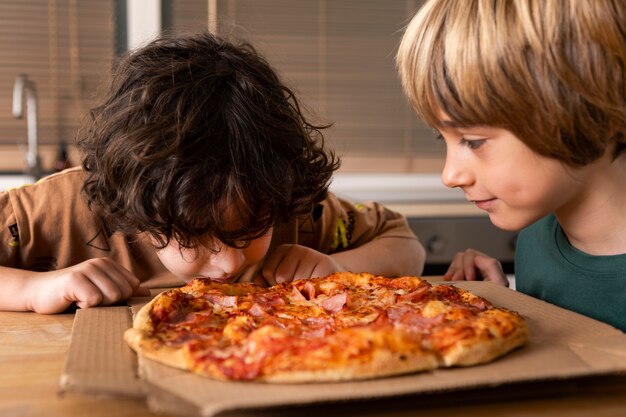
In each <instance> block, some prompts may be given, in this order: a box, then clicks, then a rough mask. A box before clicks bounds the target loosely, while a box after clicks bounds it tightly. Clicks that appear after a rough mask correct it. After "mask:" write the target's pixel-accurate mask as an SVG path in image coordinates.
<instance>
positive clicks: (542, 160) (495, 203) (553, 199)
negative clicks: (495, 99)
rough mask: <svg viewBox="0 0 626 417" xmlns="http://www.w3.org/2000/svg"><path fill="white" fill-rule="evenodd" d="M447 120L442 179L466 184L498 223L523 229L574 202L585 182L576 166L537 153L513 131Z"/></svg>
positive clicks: (467, 191) (468, 193)
mask: <svg viewBox="0 0 626 417" xmlns="http://www.w3.org/2000/svg"><path fill="white" fill-rule="evenodd" d="M443 120H444V122H445V120H446V118H444V119H443ZM444 125H445V126H446V127H445V128H443V129H441V130H440V133H441V135H442V136H443V139H444V140H445V142H446V164H445V167H444V169H443V172H442V175H441V177H442V181H443V183H444V184H445V185H447V186H448V187H460V188H462V189H463V192H464V193H465V197H466V198H467V199H468V200H469V201H472V202H473V203H475V204H476V206H477V207H478V208H480V209H482V210H485V211H486V212H487V213H488V214H489V218H490V220H491V222H492V223H493V224H494V225H496V226H497V227H499V228H501V229H505V230H519V229H522V228H524V227H526V226H528V225H529V224H531V223H533V222H535V221H537V220H539V219H540V218H542V217H544V216H545V215H547V214H549V213H552V212H558V211H559V210H567V207H568V206H569V205H570V204H574V203H575V201H574V200H575V197H576V195H578V193H579V191H580V189H581V187H582V184H583V183H584V181H582V177H581V176H579V175H578V173H577V172H576V170H572V169H568V168H566V167H565V166H564V165H563V164H562V163H561V162H560V161H558V160H555V159H551V158H546V157H543V156H541V155H539V154H537V153H535V152H534V151H532V150H531V149H530V148H529V147H528V146H526V144H524V143H523V142H522V141H521V140H519V139H518V138H517V137H516V136H514V135H513V134H512V133H511V132H509V131H508V130H504V129H499V128H494V127H488V126H478V127H472V128H464V127H456V126H454V125H453V124H452V123H447V124H444ZM557 214H558V213H557Z"/></svg>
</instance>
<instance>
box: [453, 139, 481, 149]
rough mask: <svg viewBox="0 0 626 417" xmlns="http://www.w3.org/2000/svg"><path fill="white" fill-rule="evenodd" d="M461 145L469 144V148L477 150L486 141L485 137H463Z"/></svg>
mask: <svg viewBox="0 0 626 417" xmlns="http://www.w3.org/2000/svg"><path fill="white" fill-rule="evenodd" d="M459 143H460V144H461V145H464V146H467V147H468V148H469V149H472V150H475V149H478V148H480V147H481V146H482V144H483V143H485V139H471V140H470V139H461V141H460V142H459Z"/></svg>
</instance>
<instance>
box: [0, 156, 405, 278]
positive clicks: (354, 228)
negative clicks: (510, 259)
mask: <svg viewBox="0 0 626 417" xmlns="http://www.w3.org/2000/svg"><path fill="white" fill-rule="evenodd" d="M84 179H85V173H84V171H83V170H82V169H80V168H72V169H68V170H65V171H63V172H61V173H58V174H54V175H51V176H49V177H46V178H44V179H42V180H40V181H38V182H37V183H36V184H32V185H26V186H23V187H19V188H14V189H11V190H8V191H5V192H0V265H2V266H7V267H12V268H20V269H26V270H32V271H51V270H56V269H62V268H66V267H68V266H72V265H76V264H78V263H80V262H83V261H85V260H87V259H91V258H99V257H109V258H112V259H115V260H116V261H117V262H119V263H120V264H121V265H123V266H124V267H125V268H127V269H128V270H130V271H132V272H133V273H134V274H135V275H136V276H137V277H138V278H139V279H140V280H141V281H142V282H145V283H146V286H148V287H163V286H174V285H180V284H182V281H180V280H179V279H178V278H176V277H174V276H173V275H172V274H171V273H169V272H168V271H167V270H166V269H165V267H164V266H163V265H162V263H161V262H160V261H159V259H158V257H157V256H156V253H155V249H154V247H153V246H151V245H150V243H149V241H148V239H147V237H146V236H141V235H140V236H134V237H131V236H126V235H124V234H122V233H119V232H116V233H112V232H111V231H110V230H108V229H107V227H106V225H104V224H103V222H102V221H101V219H99V218H98V217H97V216H95V215H94V214H93V213H92V212H91V211H90V210H89V207H88V206H87V204H86V202H85V199H84V196H83V195H82V194H81V188H82V185H83V181H84ZM383 237H401V238H406V239H416V237H415V235H414V234H413V232H412V231H411V229H410V228H409V227H408V224H407V222H406V219H405V218H404V216H402V215H400V214H398V213H395V212H392V211H390V210H388V209H386V208H385V207H384V206H382V205H380V204H377V203H375V202H368V203H363V204H353V203H350V202H347V201H345V200H342V199H339V198H337V197H336V196H334V195H333V194H332V193H329V195H328V197H327V198H326V199H325V200H324V201H322V202H321V203H320V204H318V205H316V206H315V208H314V209H313V211H312V212H311V213H310V214H309V215H307V216H305V217H301V218H297V219H293V220H291V221H290V222H288V223H286V224H282V225H278V226H277V227H275V228H274V235H273V238H272V243H271V246H270V249H269V251H268V253H270V252H271V251H272V250H273V248H275V247H277V246H278V245H281V244H286V243H291V244H299V245H303V246H307V247H310V248H313V249H316V250H318V251H320V252H322V253H326V254H331V253H334V252H339V251H342V250H346V249H351V248H354V247H358V246H360V245H363V244H364V243H367V242H369V241H371V240H373V239H379V238H383ZM259 268H260V265H256V266H255V267H254V268H251V269H250V270H249V271H247V273H246V274H244V276H243V277H242V280H250V279H252V278H253V276H254V275H255V273H256V272H257V271H258V270H259Z"/></svg>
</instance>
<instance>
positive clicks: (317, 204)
mask: <svg viewBox="0 0 626 417" xmlns="http://www.w3.org/2000/svg"><path fill="white" fill-rule="evenodd" d="M108 91H109V92H108V95H107V97H106V98H105V100H104V101H103V102H102V104H101V105H99V106H98V107H96V108H95V109H93V110H92V112H91V120H90V124H89V127H88V128H86V129H84V130H83V131H82V132H80V133H79V145H80V147H81V149H82V151H83V153H84V159H83V163H82V167H80V168H73V169H69V170H66V171H63V172H61V173H59V174H55V175H52V176H49V177H47V178H45V179H44V180H42V181H39V182H38V183H36V184H34V185H30V186H26V187H21V188H17V189H13V190H10V191H8V192H3V193H0V212H1V214H0V215H1V217H0V227H1V229H0V240H1V242H2V245H0V265H1V266H0V275H1V276H2V279H0V309H2V310H18V311H19V310H32V311H36V312H40V313H55V312H61V311H64V310H65V309H67V308H68V307H69V306H70V305H72V304H73V303H76V305H77V306H78V307H89V306H95V305H109V304H112V303H116V302H118V301H120V300H124V299H127V298H128V297H130V296H132V295H142V294H143V295H145V294H146V293H147V287H162V286H172V285H180V284H183V283H185V282H187V281H189V280H191V279H193V278H195V277H208V278H211V279H214V280H217V281H222V282H233V281H255V282H260V283H265V284H269V285H272V284H275V283H277V282H284V281H289V280H293V279H306V278H311V277H319V276H325V275H327V274H330V273H332V272H336V271H344V270H351V271H355V272H360V271H368V272H372V273H375V274H381V275H387V276H400V275H416V274H420V273H421V271H422V268H423V264H424V256H425V255H424V250H423V248H422V246H421V245H420V243H419V242H418V240H417V238H416V237H415V235H414V234H413V233H412V232H411V230H410V228H409V227H408V225H407V222H406V219H405V218H404V217H403V216H401V215H400V214H397V213H394V212H391V211H390V210H388V209H386V208H385V207H383V206H381V205H379V204H377V203H375V202H369V203H366V204H352V203H350V202H347V201H344V200H341V199H339V198H337V197H336V196H334V195H332V194H331V193H329V192H328V185H329V183H330V181H331V178H332V175H333V172H334V171H335V170H336V169H337V168H338V166H339V160H338V159H337V157H336V156H335V155H334V153H333V152H332V151H330V150H329V149H327V148H326V147H325V146H324V141H323V136H322V133H321V130H322V129H323V128H325V127H326V126H316V125H314V124H312V123H310V122H308V121H307V120H306V119H305V117H304V116H303V114H302V112H301V110H300V107H299V105H298V102H297V100H296V97H295V96H294V94H293V92H292V91H291V90H290V89H289V88H287V87H286V86H285V85H283V84H282V82H281V81H280V80H279V79H278V77H277V75H276V73H275V72H274V71H273V70H272V68H271V67H270V66H269V65H268V63H267V62H266V61H265V59H264V58H263V57H261V56H260V55H259V54H258V53H257V52H256V51H255V50H254V49H253V48H252V47H251V46H250V45H248V44H239V45H235V44H233V43H230V42H227V41H225V40H224V39H221V38H219V37H217V36H215V35H211V34H208V33H204V34H199V35H191V36H178V37H174V36H165V37H163V38H161V39H158V40H156V41H154V42H152V43H150V44H148V45H147V46H145V47H144V48H142V49H140V50H138V51H136V52H134V53H131V54H129V55H128V56H127V57H125V58H124V59H123V60H122V61H121V62H120V63H119V64H118V65H117V67H116V68H115V70H114V74H113V77H112V81H111V85H110V88H109V90H108ZM142 283H143V284H142ZM140 284H142V285H141V286H140Z"/></svg>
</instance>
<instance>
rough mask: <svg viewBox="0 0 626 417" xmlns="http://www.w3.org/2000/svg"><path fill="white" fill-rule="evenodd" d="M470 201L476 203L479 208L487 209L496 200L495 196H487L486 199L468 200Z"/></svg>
mask: <svg viewBox="0 0 626 417" xmlns="http://www.w3.org/2000/svg"><path fill="white" fill-rule="evenodd" d="M470 201H471V202H472V203H474V204H476V207H478V208H479V209H481V210H489V209H490V208H491V207H492V206H493V205H494V204H495V202H496V199H495V198H489V199H486V200H470Z"/></svg>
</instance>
